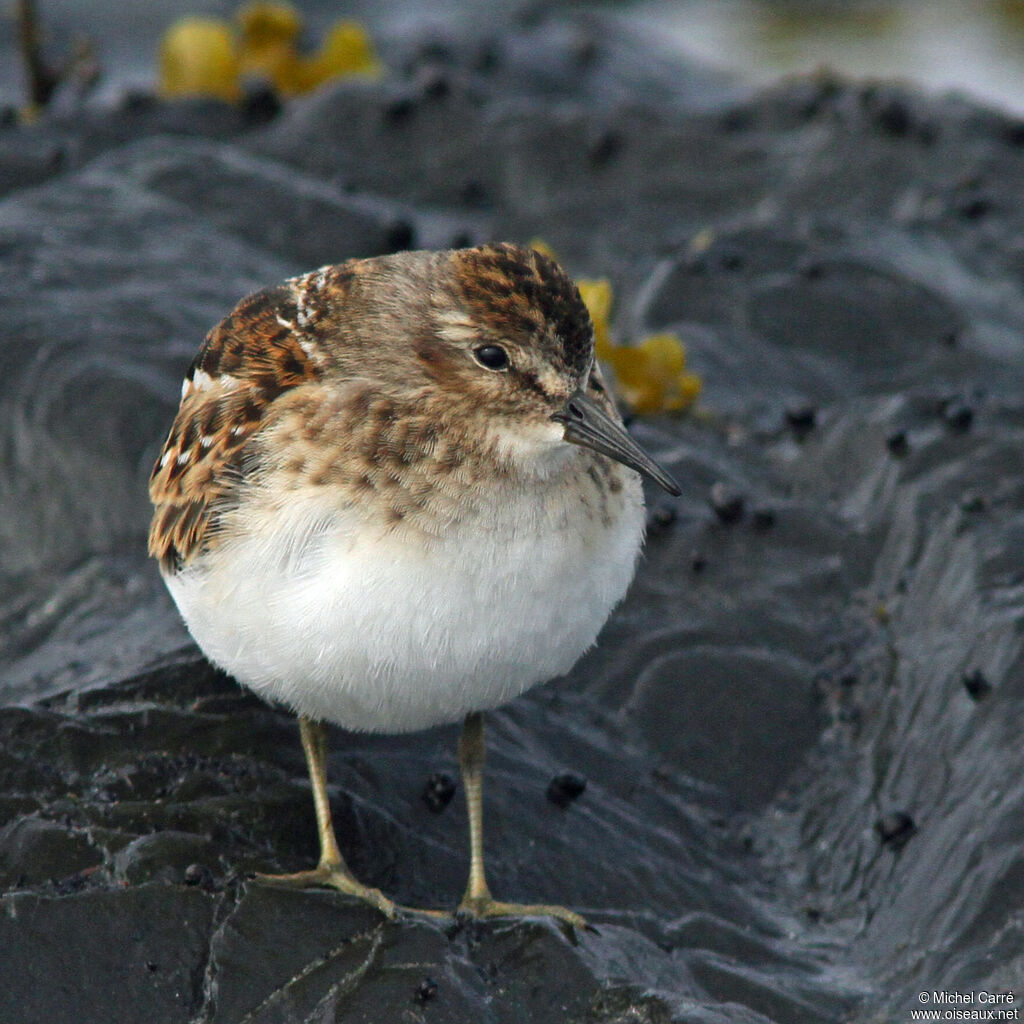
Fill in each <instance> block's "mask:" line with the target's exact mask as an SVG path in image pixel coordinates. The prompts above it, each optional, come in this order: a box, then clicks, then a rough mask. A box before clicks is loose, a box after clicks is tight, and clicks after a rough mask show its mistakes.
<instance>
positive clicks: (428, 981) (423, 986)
mask: <svg viewBox="0 0 1024 1024" xmlns="http://www.w3.org/2000/svg"><path fill="white" fill-rule="evenodd" d="M436 995H437V982H436V981H434V979H433V978H424V979H423V980H422V981H421V982H420V983H419V985H417V986H416V1001H417V1002H419V1003H425V1002H427V1001H429V1000H431V999H433V998H434V996H436Z"/></svg>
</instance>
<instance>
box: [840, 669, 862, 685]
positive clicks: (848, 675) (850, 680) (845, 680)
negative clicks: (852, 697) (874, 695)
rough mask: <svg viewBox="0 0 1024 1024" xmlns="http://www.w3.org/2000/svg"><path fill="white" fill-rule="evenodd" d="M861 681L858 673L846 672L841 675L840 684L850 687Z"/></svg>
mask: <svg viewBox="0 0 1024 1024" xmlns="http://www.w3.org/2000/svg"><path fill="white" fill-rule="evenodd" d="M859 682H860V680H859V679H858V678H857V676H856V674H855V673H853V672H845V673H844V674H843V675H841V676H840V677H839V685H840V686H845V687H847V688H849V687H851V686H856V685H857V683H859Z"/></svg>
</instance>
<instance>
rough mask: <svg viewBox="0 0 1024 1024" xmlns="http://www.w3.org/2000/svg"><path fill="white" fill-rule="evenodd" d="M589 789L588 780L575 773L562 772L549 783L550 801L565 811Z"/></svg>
mask: <svg viewBox="0 0 1024 1024" xmlns="http://www.w3.org/2000/svg"><path fill="white" fill-rule="evenodd" d="M586 788H587V780H586V779H585V778H583V776H582V775H577V774H576V773H575V772H562V774H561V775H556V776H555V777H554V778H553V779H552V780H551V782H550V783H548V799H549V800H550V801H551V802H552V803H553V804H554V805H555V806H556V807H561V808H562V810H563V811H564V810H565V808H566V807H568V806H569V804H571V803H572V802H573V800H576V799H577V798H578V797H580V796H582V795H583V791H584V790H585V789H586Z"/></svg>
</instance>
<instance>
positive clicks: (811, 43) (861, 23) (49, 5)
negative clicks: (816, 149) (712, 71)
mask: <svg viewBox="0 0 1024 1024" xmlns="http://www.w3.org/2000/svg"><path fill="white" fill-rule="evenodd" d="M36 3H37V7H38V13H39V18H40V22H41V24H42V27H43V29H44V33H45V37H44V46H45V48H46V49H47V51H50V52H53V53H56V54H62V53H67V52H69V51H70V50H71V49H72V48H73V47H74V46H75V45H76V43H77V42H78V41H80V40H82V39H84V38H88V39H89V40H90V41H91V44H92V47H93V49H94V51H95V53H96V57H97V59H98V63H99V66H100V68H101V71H102V73H103V78H102V81H101V83H100V85H99V86H98V89H97V91H96V95H97V96H98V97H99V98H100V99H103V98H113V97H116V96H117V95H119V94H120V93H122V92H123V91H124V89H125V88H126V87H127V88H131V89H146V88H148V87H151V86H152V84H153V82H154V80H155V67H156V51H157V47H158V44H159V40H160V37H161V35H162V33H163V31H164V30H165V29H166V28H167V27H168V25H170V24H171V23H172V22H173V21H174V20H175V19H177V18H179V17H181V16H183V15H186V14H208V15H217V16H227V17H230V16H231V15H232V14H233V13H234V11H235V10H236V8H237V6H239V5H238V4H236V3H234V2H231V0H134V2H132V3H129V4H126V3H124V2H123V0H36ZM295 6H296V7H297V8H298V9H299V11H300V12H301V14H302V15H303V18H304V23H305V24H304V32H305V35H306V37H307V39H306V42H307V43H308V44H309V46H310V47H312V46H313V45H314V43H315V41H316V40H317V39H319V38H320V37H321V35H322V33H323V31H324V30H325V28H326V27H327V26H328V25H329V24H330V23H331V22H332V21H334V20H336V19H338V18H340V17H344V18H356V19H358V20H360V21H362V22H363V23H364V24H365V26H366V28H367V29H368V30H369V32H370V33H371V35H372V36H374V37H375V38H376V39H378V40H381V42H382V44H383V46H384V47H385V50H386V44H387V37H389V36H391V37H394V36H395V34H396V33H397V34H403V33H405V32H407V31H409V32H411V31H416V30H419V29H421V28H422V26H423V23H424V22H428V23H429V22H436V23H438V24H439V25H442V24H444V23H445V22H449V23H450V20H451V19H458V18H460V17H468V16H470V15H472V18H473V20H474V22H475V23H476V24H477V25H479V26H480V27H481V28H482V29H483V30H486V26H487V24H488V22H491V23H493V24H494V25H495V26H498V25H500V24H502V23H505V22H508V21H510V20H514V19H517V18H522V17H523V16H524V14H525V15H529V13H530V12H531V11H533V10H536V9H537V8H539V7H545V8H546V7H557V6H559V4H558V3H557V2H555V3H538V2H537V0H526V2H521V3H509V2H508V0H447V2H424V0H299V2H297V3H296V4H295ZM561 6H565V7H571V8H573V9H574V10H587V9H588V8H590V9H593V8H596V7H600V9H601V10H602V11H604V12H605V13H606V14H607V13H608V12H615V13H616V15H617V16H619V17H621V18H623V19H625V20H626V21H627V22H628V23H629V24H630V26H631V27H632V28H633V29H634V30H639V31H643V32H644V33H646V34H649V36H650V40H651V45H652V47H654V48H661V49H669V50H673V51H677V52H681V53H683V54H686V55H688V56H690V57H692V58H696V59H697V60H699V61H701V62H704V63H706V64H709V65H711V66H712V67H716V68H719V69H722V70H725V71H727V72H731V73H733V74H734V75H736V76H737V77H738V78H739V79H741V80H742V81H746V82H749V83H751V84H758V83H761V82H765V81H769V80H771V79H773V78H776V77H777V76H779V75H783V74H788V73H799V72H806V71H812V70H814V69H816V68H820V67H827V68H830V69H832V70H834V71H837V72H840V73H842V74H846V75H850V76H854V77H868V78H883V79H892V78H896V79H908V80H912V81H914V82H916V83H918V84H920V85H922V86H924V87H925V88H926V89H928V90H932V91H936V92H942V91H949V90H955V91H958V92H962V93H965V94H968V95H971V96H973V97H975V98H977V99H981V100H983V101H985V102H987V103H989V104H992V105H995V106H999V107H1002V108H1004V109H1007V110H1010V111H1013V112H1018V113H1024V0H637V2H633V3H610V2H606V3H603V4H600V5H598V4H593V3H590V4H588V3H564V4H562V5H561ZM16 8H17V2H16V0H6V3H5V5H4V9H3V13H2V20H0V105H3V106H11V105H20V104H21V103H22V102H23V97H24V84H23V81H22V78H23V75H22V68H21V62H20V61H19V60H18V57H17V23H16V14H15V12H16Z"/></svg>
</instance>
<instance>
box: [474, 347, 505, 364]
mask: <svg viewBox="0 0 1024 1024" xmlns="http://www.w3.org/2000/svg"><path fill="white" fill-rule="evenodd" d="M473 355H474V356H476V361H477V362H478V363H479V364H480V365H481V366H486V367H487V369H488V370H506V369H508V353H507V352H506V351H505V350H504V349H503V348H502V347H501V346H500V345H481V346H480V347H479V348H475V349H473Z"/></svg>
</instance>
